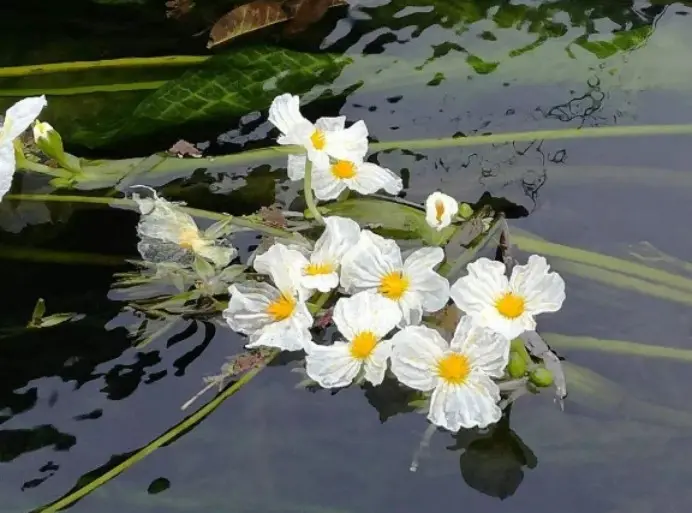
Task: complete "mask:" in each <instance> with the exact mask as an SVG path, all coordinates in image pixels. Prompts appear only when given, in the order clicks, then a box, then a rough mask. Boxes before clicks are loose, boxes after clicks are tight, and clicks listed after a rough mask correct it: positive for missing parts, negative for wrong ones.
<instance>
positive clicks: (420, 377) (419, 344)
mask: <svg viewBox="0 0 692 513" xmlns="http://www.w3.org/2000/svg"><path fill="white" fill-rule="evenodd" d="M392 346H393V348H392V372H393V373H394V375H395V376H396V377H397V379H398V380H399V381H401V382H402V383H403V384H404V385H406V386H409V387H411V388H415V389H416V390H422V391H424V392H426V391H428V390H432V389H433V388H435V387H436V386H437V384H438V382H439V378H438V375H437V364H438V362H439V360H440V359H441V358H442V356H443V355H444V352H445V351H447V350H448V349H449V346H448V345H447V343H446V342H445V341H444V340H443V339H442V337H441V336H440V334H439V333H438V332H437V331H435V330H434V329H431V328H427V327H425V326H408V327H406V328H404V329H402V330H401V331H399V332H398V333H396V334H395V335H394V336H393V337H392Z"/></svg>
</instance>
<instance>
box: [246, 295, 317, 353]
mask: <svg viewBox="0 0 692 513" xmlns="http://www.w3.org/2000/svg"><path fill="white" fill-rule="evenodd" d="M298 306H302V307H303V308H304V307H305V305H304V304H303V305H298ZM300 317H302V315H299V316H298V317H296V316H295V315H293V316H291V317H289V318H288V319H284V320H283V321H279V322H273V323H271V324H268V325H266V326H265V327H264V328H262V329H261V330H260V331H259V332H256V333H254V334H252V335H251V336H250V343H249V344H246V346H245V347H247V348H248V349H252V348H256V347H275V348H277V349H281V350H282V351H302V350H304V349H305V347H307V346H308V345H309V344H310V343H311V342H312V336H311V335H310V330H309V329H308V328H307V327H306V326H305V324H304V323H303V322H300V321H299V320H298V318H300Z"/></svg>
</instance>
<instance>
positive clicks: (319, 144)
mask: <svg viewBox="0 0 692 513" xmlns="http://www.w3.org/2000/svg"><path fill="white" fill-rule="evenodd" d="M310 142H311V143H312V146H313V147H314V148H315V149H316V150H323V149H324V146H325V145H326V144H327V141H326V140H325V137H324V132H323V131H322V130H315V131H314V132H313V133H312V135H311V136H310Z"/></svg>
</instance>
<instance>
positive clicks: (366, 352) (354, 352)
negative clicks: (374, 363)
mask: <svg viewBox="0 0 692 513" xmlns="http://www.w3.org/2000/svg"><path fill="white" fill-rule="evenodd" d="M376 345H377V336H376V335H375V334H374V333H373V332H372V331H361V332H360V333H358V335H356V336H355V337H354V339H353V342H351V356H353V357H354V358H355V359H357V360H365V359H366V358H368V357H369V356H370V354H372V352H373V350H374V349H375V346H376Z"/></svg>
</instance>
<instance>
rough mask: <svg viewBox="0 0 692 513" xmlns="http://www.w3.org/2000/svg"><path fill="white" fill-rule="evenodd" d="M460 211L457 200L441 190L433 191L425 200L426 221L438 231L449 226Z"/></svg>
mask: <svg viewBox="0 0 692 513" xmlns="http://www.w3.org/2000/svg"><path fill="white" fill-rule="evenodd" d="M458 211H459V203H457V200H455V199H454V198H452V197H451V196H447V195H446V194H443V193H441V192H433V193H432V194H431V195H430V196H428V199H427V200H425V221H426V222H427V223H428V224H429V225H430V226H431V227H432V228H435V229H436V230H437V231H440V230H442V229H443V228H446V227H447V226H449V225H450V224H451V223H452V218H453V217H454V216H455V215H456V214H457V212H458Z"/></svg>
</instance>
